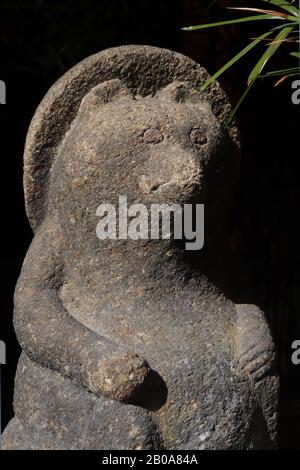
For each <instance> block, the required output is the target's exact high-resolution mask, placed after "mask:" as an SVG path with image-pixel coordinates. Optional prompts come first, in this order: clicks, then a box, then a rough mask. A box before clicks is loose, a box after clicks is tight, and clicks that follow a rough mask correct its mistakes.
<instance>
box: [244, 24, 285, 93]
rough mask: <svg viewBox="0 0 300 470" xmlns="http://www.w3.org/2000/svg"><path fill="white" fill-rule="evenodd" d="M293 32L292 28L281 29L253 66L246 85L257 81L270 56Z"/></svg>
mask: <svg viewBox="0 0 300 470" xmlns="http://www.w3.org/2000/svg"><path fill="white" fill-rule="evenodd" d="M292 31H293V27H292V26H287V27H285V28H283V29H282V30H281V31H279V33H278V34H277V35H276V36H275V39H274V42H272V43H271V44H270V45H269V46H268V47H267V49H266V51H265V52H264V53H263V55H262V56H261V58H260V59H259V61H258V62H257V64H256V65H255V66H254V68H253V69H252V71H251V72H250V75H249V77H248V85H250V83H251V82H253V81H254V80H256V79H257V77H258V76H259V74H260V73H261V71H262V70H263V68H264V67H265V65H266V64H267V62H268V61H269V60H270V58H271V57H272V55H273V54H274V53H275V52H276V51H277V49H278V47H280V46H281V42H282V40H283V39H285V38H286V37H287V36H288V35H289V34H290V33H291V32H292Z"/></svg>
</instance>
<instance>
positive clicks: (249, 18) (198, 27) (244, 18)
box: [182, 14, 281, 31]
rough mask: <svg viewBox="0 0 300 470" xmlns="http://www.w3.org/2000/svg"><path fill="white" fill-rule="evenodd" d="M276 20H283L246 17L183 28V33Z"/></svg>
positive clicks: (269, 16) (270, 16)
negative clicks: (249, 22)
mask: <svg viewBox="0 0 300 470" xmlns="http://www.w3.org/2000/svg"><path fill="white" fill-rule="evenodd" d="M274 19H281V18H279V17H274V15H270V14H267V15H254V16H245V17H243V18H237V19H235V20H227V21H218V22H217V23H208V24H199V25H196V26H186V27H184V28H182V30H183V31H197V30H199V29H207V28H214V27H216V26H225V25H229V24H235V23H244V22H247V21H259V20H274Z"/></svg>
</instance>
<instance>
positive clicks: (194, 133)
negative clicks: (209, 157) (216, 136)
mask: <svg viewBox="0 0 300 470" xmlns="http://www.w3.org/2000/svg"><path fill="white" fill-rule="evenodd" d="M190 138H191V141H192V142H193V144H197V145H204V144H206V143H207V137H206V134H205V133H204V132H203V131H202V130H201V129H199V127H194V129H192V130H191V133H190Z"/></svg>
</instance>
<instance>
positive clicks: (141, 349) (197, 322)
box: [61, 290, 235, 370]
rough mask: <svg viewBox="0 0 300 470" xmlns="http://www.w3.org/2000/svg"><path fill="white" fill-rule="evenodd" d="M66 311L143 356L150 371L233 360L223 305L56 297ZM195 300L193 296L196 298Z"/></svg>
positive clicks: (228, 316) (230, 325) (184, 300)
mask: <svg viewBox="0 0 300 470" xmlns="http://www.w3.org/2000/svg"><path fill="white" fill-rule="evenodd" d="M61 297H62V300H63V302H64V305H65V307H66V308H67V310H68V311H69V312H70V313H71V314H72V315H73V316H74V317H75V318H76V319H77V320H78V321H80V322H81V323H83V324H84V325H85V326H87V327H88V328H90V329H91V330H93V331H95V332H97V333H98V334H99V335H101V336H105V337H107V338H109V339H110V340H111V341H112V342H114V343H116V344H117V345H120V346H123V347H124V348H125V349H127V350H129V351H133V352H136V353H138V354H141V355H143V356H144V357H145V358H146V359H147V360H148V362H149V363H150V365H151V367H153V368H158V367H159V366H160V365H161V367H162V368H163V369H165V370H166V369H170V364H172V365H173V366H172V367H175V366H176V367H177V368H182V369H183V370H186V368H187V364H188V365H189V367H192V368H195V370H198V369H199V365H200V364H201V367H203V366H204V364H206V363H207V364H209V365H208V367H211V364H210V361H209V360H208V358H210V357H214V359H213V360H214V361H218V360H220V361H221V362H224V361H225V362H226V363H230V362H231V361H232V359H233V356H234V337H233V335H234V320H235V318H234V315H233V313H232V312H231V311H230V308H231V307H228V306H226V305H224V306H223V308H222V307H220V306H218V307H217V308H212V306H211V305H209V304H207V305H205V304H203V303H201V301H199V300H198V298H197V296H196V295H195V298H193V297H192V296H190V298H189V299H187V296H186V295H185V296H182V298H180V297H178V298H176V299H172V298H169V299H166V300H163V299H161V300H160V301H159V302H155V301H153V300H152V299H150V301H148V302H147V301H145V302H141V301H139V302H132V303H128V302H127V301H126V302H125V301H123V299H112V298H110V299H104V300H103V299H101V300H99V298H96V297H95V296H93V295H86V294H84V293H82V295H78V296H77V297H76V299H70V298H68V295H67V290H66V291H65V292H62V295H61ZM198 297H199V296H198Z"/></svg>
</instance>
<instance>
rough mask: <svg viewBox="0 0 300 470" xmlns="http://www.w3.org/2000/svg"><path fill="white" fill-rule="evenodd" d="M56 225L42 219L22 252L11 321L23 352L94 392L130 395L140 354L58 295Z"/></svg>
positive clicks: (143, 371) (138, 375)
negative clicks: (88, 322) (74, 312)
mask: <svg viewBox="0 0 300 470" xmlns="http://www.w3.org/2000/svg"><path fill="white" fill-rule="evenodd" d="M61 240H62V236H61V234H60V233H59V225H58V224H55V223H53V222H52V223H48V224H46V223H44V224H43V225H42V226H41V227H40V228H39V230H38V232H37V233H36V235H35V237H34V239H33V241H32V244H31V246H30V248H29V251H28V253H27V256H26V258H25V261H24V264H23V268H22V271H21V275H20V277H19V280H18V283H17V286H16V290H15V297H14V303H15V308H14V326H15V330H16V334H17V337H18V340H19V342H20V344H21V346H22V348H23V349H24V350H25V352H26V353H27V355H28V356H29V357H31V358H32V359H33V360H34V361H36V362H37V363H39V364H41V365H43V366H45V367H48V368H51V369H53V370H56V371H57V372H60V373H61V374H63V375H65V376H68V377H70V378H71V379H72V380H74V381H76V382H77V383H79V384H81V385H82V386H83V387H85V388H87V389H89V390H90V391H92V392H94V393H95V394H97V395H104V396H107V397H109V398H113V399H117V400H120V401H131V399H132V398H133V397H134V393H135V391H136V390H137V389H138V388H139V387H140V385H141V384H142V383H143V382H144V380H145V378H146V376H147V374H148V373H149V367H148V365H147V363H146V361H145V360H143V359H141V358H139V357H138V356H137V355H135V354H131V353H127V352H126V351H124V350H123V349H122V347H120V346H117V345H115V344H113V343H112V342H111V341H109V340H108V339H106V338H103V337H101V336H99V335H98V334H96V333H95V332H94V331H91V330H90V329H88V328H87V327H85V326H84V325H83V324H81V323H79V322H78V321H77V320H76V319H75V318H74V317H72V316H71V315H70V314H69V313H68V311H67V310H66V309H65V308H64V306H63V304H62V301H61V299H60V297H59V295H58V292H59V288H60V286H61V285H62V283H63V276H64V272H63V264H62V256H61Z"/></svg>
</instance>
